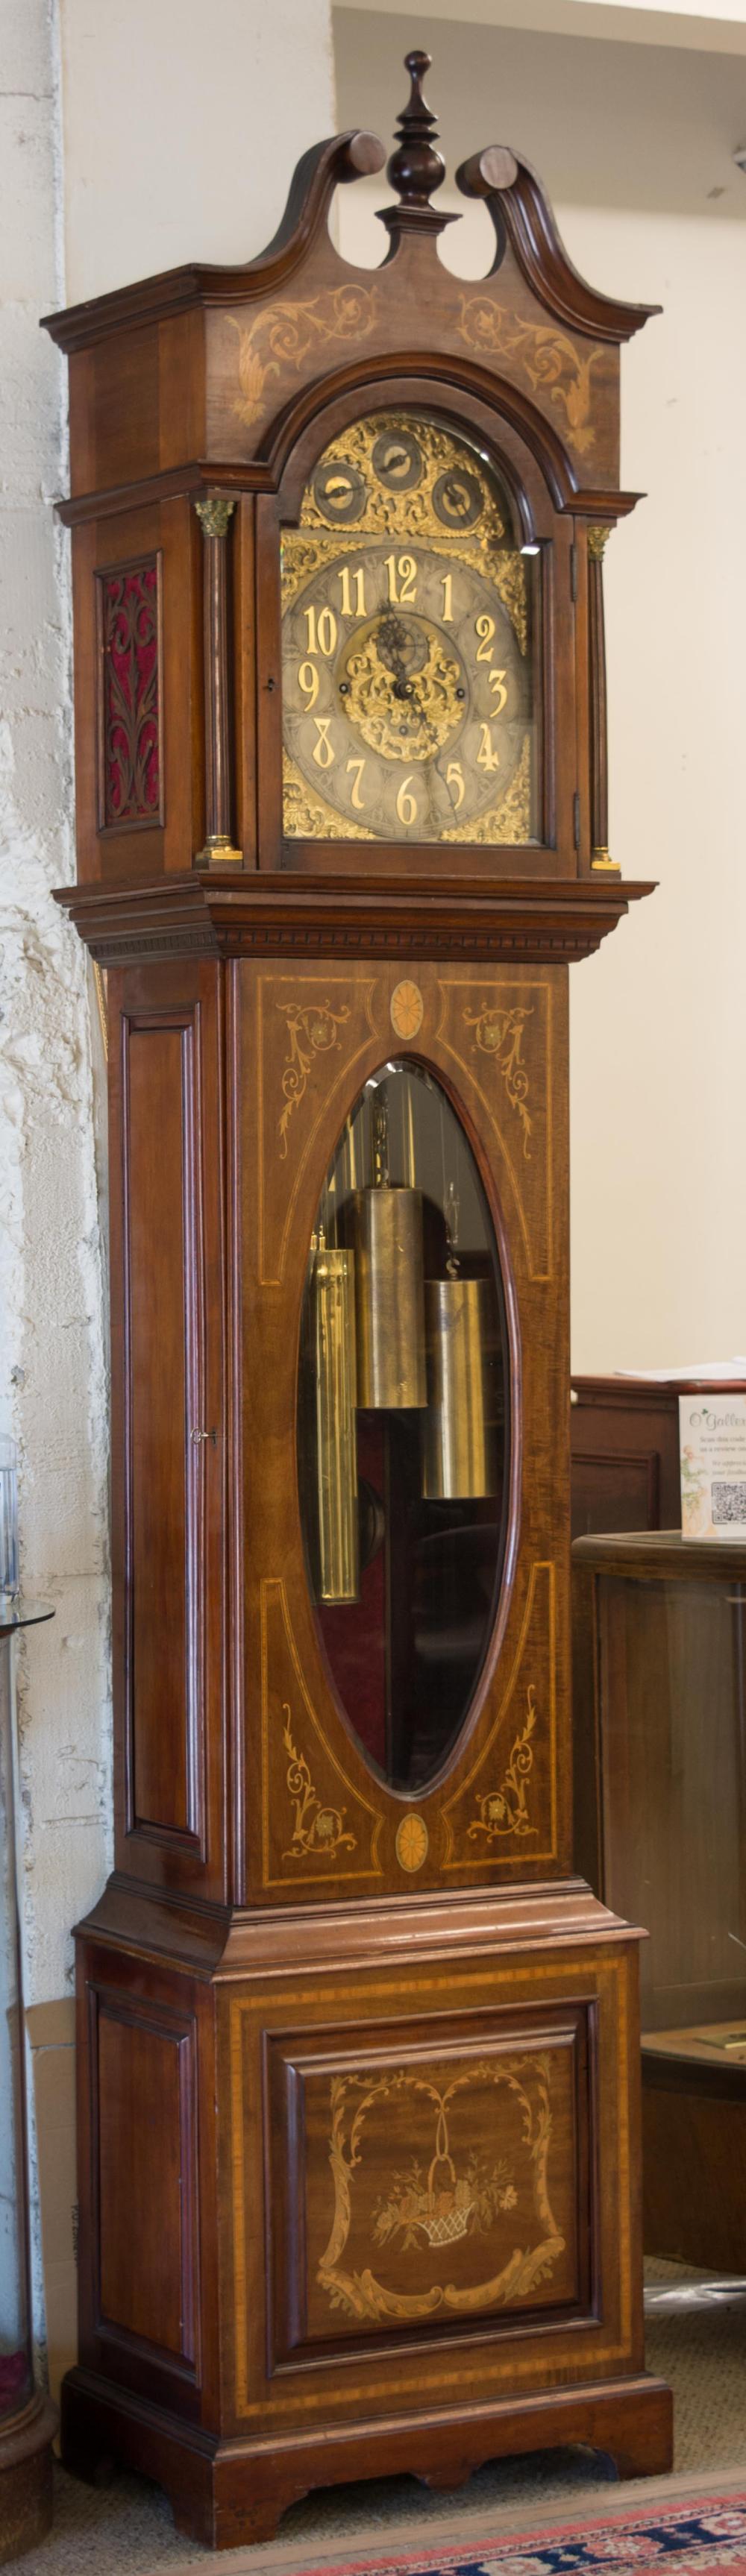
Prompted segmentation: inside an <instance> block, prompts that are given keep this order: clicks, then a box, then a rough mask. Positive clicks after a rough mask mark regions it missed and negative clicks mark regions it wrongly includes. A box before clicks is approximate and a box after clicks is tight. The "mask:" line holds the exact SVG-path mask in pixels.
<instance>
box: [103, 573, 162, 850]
mask: <svg viewBox="0 0 746 2576" xmlns="http://www.w3.org/2000/svg"><path fill="white" fill-rule="evenodd" d="M95 581H96V626H97V645H98V707H97V717H98V723H97V733H98V745H97V749H98V795H97V811H98V830H99V832H112V831H117V830H119V829H124V828H126V829H127V830H128V831H132V830H133V829H135V828H136V827H137V826H138V825H140V826H147V825H151V826H152V825H156V826H157V825H159V824H162V823H163V821H164V800H163V743H162V738H161V558H160V555H159V554H154V555H148V556H143V558H142V559H141V561H140V562H137V563H126V564H112V565H111V566H110V567H109V569H108V570H107V571H106V572H97V573H96V576H95Z"/></svg>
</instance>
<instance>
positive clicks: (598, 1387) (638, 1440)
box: [571, 1377, 746, 1538]
mask: <svg viewBox="0 0 746 2576" xmlns="http://www.w3.org/2000/svg"><path fill="white" fill-rule="evenodd" d="M717 1384H718V1385H719V1387H720V1391H721V1393H722V1391H723V1381H722V1379H720V1380H718V1381H717ZM728 1385H729V1390H730V1392H731V1393H736V1394H740V1395H743V1394H744V1393H746V1388H745V1387H744V1384H743V1380H741V1379H736V1378H734V1379H732V1380H730V1381H728ZM711 1388H712V1381H711V1380H709V1379H707V1378H688V1379H686V1380H682V1379H680V1378H668V1379H665V1378H661V1379H658V1380H656V1381H654V1382H653V1381H651V1379H650V1378H634V1377H574V1378H573V1381H572V1413H571V1445H572V1534H573V1538H585V1537H590V1536H592V1534H593V1532H594V1531H599V1532H600V1531H602V1530H612V1531H613V1530H657V1529H663V1530H675V1529H680V1528H681V1486H680V1482H679V1396H680V1395H687V1394H692V1393H694V1392H695V1390H696V1391H697V1392H700V1393H702V1394H707V1393H708V1392H710V1391H711Z"/></svg>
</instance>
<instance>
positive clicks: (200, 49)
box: [59, 0, 336, 303]
mask: <svg viewBox="0 0 746 2576" xmlns="http://www.w3.org/2000/svg"><path fill="white" fill-rule="evenodd" d="M59 8H60V22H61V32H62V66H63V104H64V150H65V209H64V220H65V260H66V294H67V300H68V302H69V303H77V302H78V300H79V299H80V298H82V297H84V296H88V295H100V294H103V293H104V292H105V290H106V289H107V288H108V287H112V286H126V285H129V283H130V280H131V279H132V278H136V277H150V276H152V275H153V273H154V272H155V271H157V270H158V269H162V268H172V267H175V266H177V265H178V264H179V262H180V261H182V260H188V259H204V260H245V259H252V258H253V257H254V255H255V253H256V252H257V251H260V250H263V249H264V245H265V243H266V242H268V241H269V240H270V239H271V236H272V233H273V232H274V231H275V228H276V225H277V223H278V222H279V218H280V215H281V214H282V209H283V206H284V203H285V198H286V196H287V191H288V186H289V182H290V178H291V175H292V171H293V169H294V166H295V163H296V161H297V160H298V159H299V157H300V154H301V152H305V150H306V148H307V146H308V144H309V143H315V142H317V141H318V139H319V137H320V136H321V135H324V134H333V133H334V132H335V130H336V120H335V115H334V109H333V104H332V100H333V90H332V49H331V32H330V18H329V0H211V7H210V9H209V11H207V12H205V10H204V8H200V7H198V6H197V5H196V0H59Z"/></svg>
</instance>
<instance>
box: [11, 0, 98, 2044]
mask: <svg viewBox="0 0 746 2576" xmlns="http://www.w3.org/2000/svg"><path fill="white" fill-rule="evenodd" d="M2 80H3V95H2V98H1V99H0V132H1V134H2V143H1V145H0V243H1V245H2V248H1V250H0V258H1V260H2V310H1V312H0V410H1V418H0V449H1V454H2V486H1V488H0V585H1V588H2V598H3V627H2V635H1V636H0V706H1V708H2V718H1V723H0V1009H1V1010H2V1023H1V1025H0V1194H1V1195H0V1209H1V1217H2V1222H1V1230H0V1324H1V1330H0V1350H1V1351H2V1375H1V1377H0V1420H1V1422H2V1427H3V1429H7V1430H9V1431H12V1432H13V1433H14V1434H15V1436H16V1438H17V1439H18V1442H19V1446H20V1530H21V1573H22V1584H23V1590H24V1592H26V1593H30V1594H40V1595H44V1596H46V1597H47V1598H48V1599H49V1600H51V1601H53V1602H54V1605H55V1609H56V1617H55V1620H54V1623H53V1625H52V1627H51V1628H45V1629H40V1630H38V1631H34V1632H33V1633H32V1634H31V1635H30V1636H29V1639H28V1642H27V1643H26V1644H24V1645H23V1647H22V1648H21V1650H20V1677H19V1722H20V1732H21V1778H22V1807H23V1818H22V1821H23V1836H24V1868H25V1933H26V1951H27V2000H28V2001H30V2002H35V2001H37V2000H39V1999H42V1998H46V1997H51V1996H55V1995H57V1994H59V1993H60V1992H61V1991H62V1990H63V1987H64V1984H65V1981H66V1980H67V1979H68V1978H69V1976H70V1972H71V1960H72V1951H71V1943H70V1928H71V1925H72V1923H73V1921H74V1919H75V1915H76V1913H78V1912H79V1911H80V1909H81V1907H82V1906H84V1905H85V1904H87V1903H89V1902H90V1901H91V1899H92V1898H93V1897H94V1896H95V1895H96V1894H97V1892H98V1890H99V1888H100V1885H101V1880H102V1877H103V1874H104V1871H105V1867H106V1859H107V1850H108V1812H109V1803H110V1801H109V1753H108V1735H109V1725H108V1652H107V1626H108V1608H107V1581H106V1574H107V1507H106V1465H107V1435H106V1391H105V1382H104V1360H103V1335H102V1304H101V1254H100V1244H99V1231H98V1205H97V1192H96V1178H95V1167H94V1154H93V1138H92V1129H91V1115H90V1091H91V1033H90V1020H89V995H88V990H87V984H86V969H85V959H84V955H83V952H82V950H81V949H80V948H79V946H78V944H77V943H76V942H75V941H74V940H73V939H72V937H71V936H70V934H69V932H68V931H67V930H66V929H65V926H64V924H63V921H62V919H61V916H60V914H59V912H58V910H57V907H56V905H55V904H54V903H53V902H52V898H51V888H52V887H53V886H55V885H59V884H60V883H61V882H63V881H64V880H65V879H66V878H69V877H71V876H72V875H73V873H74V863H73V846H72V829H71V825H72V741H71V723H70V614H69V602H68V584H67V567H66V541H65V540H64V538H63V537H62V534H61V532H60V530H59V529H58V527H57V525H56V522H55V519H54V516H53V512H52V508H51V502H52V498H53V495H54V494H55V492H58V491H59V490H60V488H61V485H62V484H63V482H64V479H65V472H66V458H65V414H64V386H63V376H62V368H61V366H60V363H59V360H58V358H57V356H56V352H55V351H54V350H53V348H52V345H51V342H50V341H49V340H48V339H47V338H46V336H45V335H44V334H42V333H41V332H40V331H39V328H38V319H39V314H40V312H42V311H44V310H45V309H46V308H47V307H48V306H49V305H50V304H54V303H57V302H58V301H59V300H60V297H61V291H62V270H61V261H60V249H59V246H60V225H59V202H60V167H59V150H58V123H57V120H58V100H57V83H56V63H55V53H54V44H53V28H52V22H51V17H50V11H49V8H48V7H47V6H46V5H45V0H14V5H10V6H9V5H8V0H6V5H5V10H4V25H3V46H2Z"/></svg>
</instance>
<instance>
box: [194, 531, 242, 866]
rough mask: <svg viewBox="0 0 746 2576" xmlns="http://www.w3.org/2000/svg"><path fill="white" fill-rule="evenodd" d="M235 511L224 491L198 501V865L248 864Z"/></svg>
mask: <svg viewBox="0 0 746 2576" xmlns="http://www.w3.org/2000/svg"><path fill="white" fill-rule="evenodd" d="M235 507H236V504H235V501H232V500H228V499H227V498H225V497H224V496H223V495H222V494H219V493H210V495H209V498H208V499H207V500H206V501H197V502H195V509H196V512H197V517H198V519H199V521H200V523H201V527H202V535H203V538H204V637H205V648H204V649H205V845H204V849H202V850H198V852H197V858H196V865H197V866H198V867H205V866H208V867H221V868H224V867H242V865H243V851H242V850H237V849H235V848H234V845H233V838H232V833H231V782H230V733H229V715H228V612H227V604H226V539H227V534H228V524H229V521H230V519H231V517H232V515H233V511H234V510H235Z"/></svg>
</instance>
